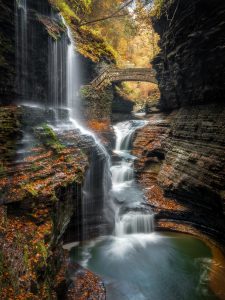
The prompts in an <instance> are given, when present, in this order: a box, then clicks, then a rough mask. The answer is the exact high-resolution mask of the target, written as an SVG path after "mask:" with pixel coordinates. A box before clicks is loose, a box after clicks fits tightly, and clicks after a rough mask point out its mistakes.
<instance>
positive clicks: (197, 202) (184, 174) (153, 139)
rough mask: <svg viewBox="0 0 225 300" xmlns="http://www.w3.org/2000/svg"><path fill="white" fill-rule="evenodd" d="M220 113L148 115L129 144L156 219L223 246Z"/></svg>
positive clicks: (196, 109)
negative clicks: (185, 227)
mask: <svg viewBox="0 0 225 300" xmlns="http://www.w3.org/2000/svg"><path fill="white" fill-rule="evenodd" d="M224 112H225V111H224V107H220V106H218V105H213V104H212V105H205V106H193V107H189V108H188V109H187V108H182V109H180V110H178V111H174V112H173V113H171V114H169V115H165V114H157V115H153V116H152V117H150V119H149V123H148V125H147V126H146V127H145V128H143V129H140V130H139V132H138V133H137V136H136V139H135V142H134V154H135V155H137V156H138V158H139V159H138V160H137V162H136V170H137V175H138V178H139V181H140V182H141V184H142V185H143V186H144V187H145V194H146V196H147V199H148V203H149V205H151V207H152V208H153V210H154V211H155V212H157V215H156V219H158V220H162V219H164V220H165V221H166V220H173V221H175V222H177V223H186V224H189V225H191V226H193V227H195V228H197V229H199V230H201V231H202V232H205V233H207V234H210V235H211V236H213V237H215V238H216V239H217V240H220V241H221V242H223V243H224V242H225V240H224V237H223V231H224V228H225V222H224V219H225V218H224V215H225V213H224V203H225V200H224V187H225V186H224V181H225V159H224V147H225V143H224V138H225V134H224V128H225V123H224V117H223V116H224ZM161 226H162V225H161ZM174 226H175V225H174ZM175 227H176V226H175Z"/></svg>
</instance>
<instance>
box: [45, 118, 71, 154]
mask: <svg viewBox="0 0 225 300" xmlns="http://www.w3.org/2000/svg"><path fill="white" fill-rule="evenodd" d="M42 128H43V134H41V140H42V141H43V143H44V144H45V145H46V146H47V147H50V148H51V149H53V150H54V151H55V152H56V153H59V152H60V151H61V150H63V149H64V148H65V146H64V145H63V144H62V143H60V141H59V139H58V138H57V135H56V134H55V132H54V131H53V129H52V128H51V127H50V126H48V125H47V124H44V125H43V126H42Z"/></svg>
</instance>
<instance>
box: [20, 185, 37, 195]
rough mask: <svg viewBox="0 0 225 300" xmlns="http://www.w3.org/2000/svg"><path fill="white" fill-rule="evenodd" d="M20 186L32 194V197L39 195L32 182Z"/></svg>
mask: <svg viewBox="0 0 225 300" xmlns="http://www.w3.org/2000/svg"><path fill="white" fill-rule="evenodd" d="M20 187H21V189H22V190H24V191H25V192H26V193H28V194H30V195H31V196H32V197H37V196H38V191H36V190H35V189H34V187H33V186H32V185H31V184H21V185H20Z"/></svg>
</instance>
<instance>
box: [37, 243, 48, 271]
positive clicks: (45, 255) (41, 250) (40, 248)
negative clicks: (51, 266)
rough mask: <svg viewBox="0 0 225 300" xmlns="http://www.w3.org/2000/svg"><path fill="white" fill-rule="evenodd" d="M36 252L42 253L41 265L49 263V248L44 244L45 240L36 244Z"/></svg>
mask: <svg viewBox="0 0 225 300" xmlns="http://www.w3.org/2000/svg"><path fill="white" fill-rule="evenodd" d="M36 252H37V253H38V254H39V255H40V257H41V261H40V267H43V266H46V265H47V258H48V248H47V247H46V245H45V244H44V242H43V241H39V242H38V243H37V245H36Z"/></svg>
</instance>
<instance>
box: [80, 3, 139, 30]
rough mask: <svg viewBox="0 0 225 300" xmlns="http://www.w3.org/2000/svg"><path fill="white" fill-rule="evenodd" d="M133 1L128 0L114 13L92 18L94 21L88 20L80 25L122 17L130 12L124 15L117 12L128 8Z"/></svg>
mask: <svg viewBox="0 0 225 300" xmlns="http://www.w3.org/2000/svg"><path fill="white" fill-rule="evenodd" d="M133 1H134V0H130V1H128V2H127V3H125V4H124V5H122V6H121V7H120V8H119V9H117V10H116V11H114V12H113V13H112V14H110V15H108V16H105V17H102V18H100V19H96V20H92V21H88V22H85V23H82V24H80V25H79V26H84V25H88V24H93V23H97V22H100V21H105V20H108V19H111V18H120V17H124V16H127V15H128V13H126V14H123V15H117V14H118V13H120V12H121V11H122V10H123V9H124V8H126V7H127V6H129V5H130V4H131V3H132V2H133Z"/></svg>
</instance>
